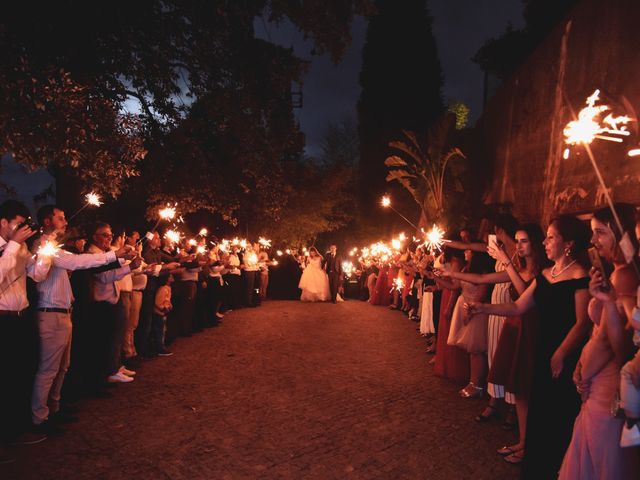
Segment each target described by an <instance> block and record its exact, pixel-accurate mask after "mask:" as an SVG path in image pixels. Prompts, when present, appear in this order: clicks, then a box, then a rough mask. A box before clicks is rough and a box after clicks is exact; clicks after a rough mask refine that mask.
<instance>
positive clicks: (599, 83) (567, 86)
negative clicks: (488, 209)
mask: <svg viewBox="0 0 640 480" xmlns="http://www.w3.org/2000/svg"><path fill="white" fill-rule="evenodd" d="M595 89H600V90H601V91H602V95H601V98H602V99H603V102H602V103H605V104H608V105H611V106H612V107H613V113H614V114H623V113H626V114H628V115H630V116H633V117H634V119H635V121H634V122H633V123H632V124H631V130H632V135H631V136H630V137H629V138H627V139H626V140H625V141H624V143H622V144H617V143H612V142H608V141H604V140H595V141H594V142H593V143H592V151H593V153H594V156H595V158H596V161H597V163H598V164H599V166H600V167H601V170H602V173H603V176H604V179H605V182H606V184H607V186H608V187H609V189H610V191H611V193H612V195H613V198H614V201H626V202H632V203H634V204H636V205H637V204H640V157H635V158H630V157H628V155H627V152H628V150H629V149H631V148H635V147H640V137H639V136H638V122H637V117H636V113H635V111H634V109H637V110H640V1H638V0H609V1H608V2H602V1H601V0H583V1H582V2H580V3H579V4H578V5H577V6H576V8H575V9H574V10H573V11H572V12H571V13H570V14H569V16H568V17H567V18H566V19H565V20H564V22H562V23H561V24H560V25H559V26H558V27H557V28H556V29H555V30H554V32H552V34H551V35H550V36H549V37H548V38H547V39H546V40H545V41H544V42H543V44H542V45H541V46H540V47H539V48H538V49H537V50H536V51H535V52H534V53H533V54H532V55H531V57H530V58H529V59H528V61H527V62H526V63H525V64H524V65H523V66H522V67H521V68H520V69H519V70H518V71H517V72H516V73H515V74H514V75H513V76H512V77H511V78H510V79H509V80H508V81H506V82H505V83H504V84H503V85H502V86H501V87H500V89H499V90H498V92H497V93H496V95H495V96H494V97H493V98H492V99H491V100H490V102H489V103H488V105H487V107H486V108H485V111H484V113H483V115H482V117H481V118H480V120H479V121H478V124H477V126H476V128H477V129H478V131H479V133H480V134H481V135H482V136H483V137H484V141H485V143H486V151H485V155H486V156H487V158H488V159H490V162H489V163H490V164H492V169H493V176H492V181H491V183H490V188H489V189H488V191H487V192H486V195H485V198H484V202H485V203H494V202H496V203H497V202H499V203H503V202H512V203H513V205H514V213H515V214H516V215H517V216H518V217H520V218H521V219H522V220H533V221H542V222H546V221H547V220H548V219H549V218H550V217H551V216H552V215H553V214H554V213H559V212H582V211H588V210H592V209H593V208H594V207H595V206H600V205H602V204H604V197H603V195H602V191H601V189H600V188H599V184H598V181H597V178H596V176H595V173H594V170H593V168H592V166H591V163H590V161H589V157H588V156H587V154H586V151H585V150H584V147H582V146H578V147H573V148H572V149H571V155H570V157H569V158H568V159H566V160H565V159H563V151H564V149H565V147H566V145H565V144H564V135H563V129H564V127H565V126H566V124H567V123H568V122H569V121H571V120H572V119H573V115H575V114H576V113H577V112H578V111H579V110H580V109H582V108H583V107H584V105H585V103H584V102H585V100H586V98H587V97H588V96H589V95H591V94H592V93H593V91H594V90H595Z"/></svg>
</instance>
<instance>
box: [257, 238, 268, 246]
mask: <svg viewBox="0 0 640 480" xmlns="http://www.w3.org/2000/svg"><path fill="white" fill-rule="evenodd" d="M258 243H259V244H260V245H262V246H263V247H265V248H271V240H267V239H266V238H264V237H260V238H259V239H258Z"/></svg>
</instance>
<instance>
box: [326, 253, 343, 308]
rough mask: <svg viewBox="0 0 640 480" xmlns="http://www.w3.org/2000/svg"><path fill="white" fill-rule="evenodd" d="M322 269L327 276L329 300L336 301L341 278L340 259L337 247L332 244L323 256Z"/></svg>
mask: <svg viewBox="0 0 640 480" xmlns="http://www.w3.org/2000/svg"><path fill="white" fill-rule="evenodd" d="M324 269H325V271H326V272H327V275H328V276H329V291H330V292H331V301H332V302H333V303H336V298H337V296H338V289H339V288H340V281H341V279H342V259H341V258H340V257H339V256H338V247H337V246H336V245H335V244H332V245H331V246H330V247H329V251H328V252H327V253H326V254H325V256H324Z"/></svg>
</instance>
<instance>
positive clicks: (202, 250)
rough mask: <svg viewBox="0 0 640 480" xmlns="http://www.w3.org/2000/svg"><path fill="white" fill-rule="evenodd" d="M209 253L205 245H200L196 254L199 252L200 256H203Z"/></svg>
mask: <svg viewBox="0 0 640 480" xmlns="http://www.w3.org/2000/svg"><path fill="white" fill-rule="evenodd" d="M206 251H207V249H206V248H205V246H204V245H200V246H199V247H198V248H196V252H198V254H200V255H202V254H204V253H205V252H206Z"/></svg>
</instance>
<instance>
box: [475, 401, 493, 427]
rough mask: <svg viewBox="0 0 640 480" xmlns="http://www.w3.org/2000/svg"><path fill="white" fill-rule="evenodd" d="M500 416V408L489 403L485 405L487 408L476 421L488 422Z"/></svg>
mask: <svg viewBox="0 0 640 480" xmlns="http://www.w3.org/2000/svg"><path fill="white" fill-rule="evenodd" d="M497 417H498V409H497V408H496V407H494V406H493V405H491V404H489V405H487V406H486V407H485V409H484V410H483V411H482V412H481V413H480V415H477V416H476V422H481V423H482V422H488V421H489V420H491V419H492V418H497Z"/></svg>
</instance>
